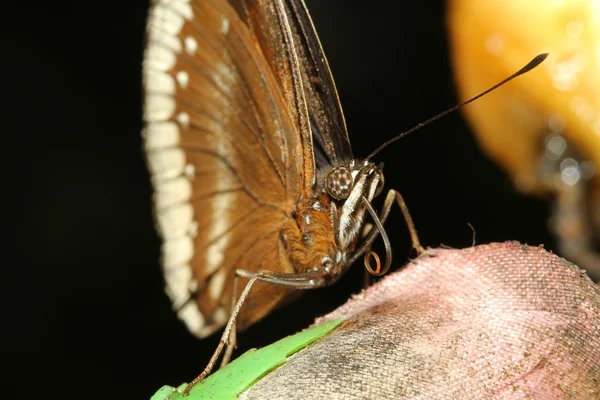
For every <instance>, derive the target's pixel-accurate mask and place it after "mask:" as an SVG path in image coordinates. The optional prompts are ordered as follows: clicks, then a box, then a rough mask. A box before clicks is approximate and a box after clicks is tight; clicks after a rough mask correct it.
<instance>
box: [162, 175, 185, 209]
mask: <svg viewBox="0 0 600 400" xmlns="http://www.w3.org/2000/svg"><path fill="white" fill-rule="evenodd" d="M155 190H156V193H155V205H156V208H158V209H163V208H166V207H169V206H173V205H176V204H181V203H183V202H185V201H187V200H189V199H190V198H191V197H192V185H191V184H190V181H189V180H188V179H186V178H185V177H183V176H181V177H179V178H175V179H171V180H168V181H161V182H159V183H157V185H156V188H155Z"/></svg>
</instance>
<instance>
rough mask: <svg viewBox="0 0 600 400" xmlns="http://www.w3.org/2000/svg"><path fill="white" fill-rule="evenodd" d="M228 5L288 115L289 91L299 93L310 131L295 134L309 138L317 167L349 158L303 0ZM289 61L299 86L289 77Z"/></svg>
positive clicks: (246, 0) (292, 104)
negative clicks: (255, 46) (252, 40)
mask: <svg viewBox="0 0 600 400" xmlns="http://www.w3.org/2000/svg"><path fill="white" fill-rule="evenodd" d="M230 2H231V4H232V5H233V6H234V8H235V9H236V10H237V11H238V13H239V14H240V16H241V17H242V19H243V20H244V21H245V22H246V24H247V25H248V26H249V27H250V29H251V30H252V32H253V33H254V35H255V36H256V37H257V39H258V43H259V44H260V47H261V49H262V52H263V54H264V55H265V58H266V60H267V62H268V63H269V64H270V66H271V69H272V70H273V71H275V76H276V77H277V79H278V81H279V83H280V85H281V87H282V88H283V91H284V93H286V94H287V95H286V96H285V99H286V103H287V105H288V109H289V110H291V111H290V112H291V113H293V112H295V110H297V109H299V108H298V101H296V99H295V96H294V93H296V92H297V91H302V93H303V98H304V103H305V107H306V109H307V111H308V115H309V121H310V132H308V131H306V129H303V127H299V131H300V132H303V133H304V134H309V135H311V134H312V139H313V140H312V142H313V145H314V148H313V151H314V155H315V159H316V161H317V167H321V166H324V165H331V164H336V163H338V162H341V161H348V160H351V159H353V155H352V148H351V146H350V140H349V138H348V132H347V130H346V122H345V119H344V114H343V112H342V107H341V105H340V101H339V98H338V94H337V90H336V88H335V83H334V81H333V77H332V75H331V71H330V69H329V65H328V63H327V59H326V58H325V55H324V53H323V49H322V47H321V43H320V42H319V38H318V36H317V34H316V31H315V28H314V25H313V23H312V20H311V18H310V15H309V14H308V11H307V9H306V5H305V4H304V1H302V0H230ZM292 52H293V54H290V53H292ZM294 59H295V60H296V61H295V62H296V63H297V68H298V71H299V74H300V77H301V88H298V87H297V86H298V85H297V84H295V83H294V80H293V79H290V77H291V76H292V77H293V67H294V66H293V64H294ZM295 86H296V87H295ZM307 132H308V133H307Z"/></svg>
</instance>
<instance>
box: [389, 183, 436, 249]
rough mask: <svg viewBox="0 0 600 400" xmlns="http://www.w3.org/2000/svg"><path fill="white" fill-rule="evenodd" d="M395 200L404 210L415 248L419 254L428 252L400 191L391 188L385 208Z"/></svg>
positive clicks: (390, 205)
mask: <svg viewBox="0 0 600 400" xmlns="http://www.w3.org/2000/svg"><path fill="white" fill-rule="evenodd" d="M394 200H396V203H398V207H400V211H402V215H403V216H404V220H405V221H406V226H407V228H408V233H410V238H411V241H412V246H413V248H414V249H415V250H416V251H417V254H419V255H421V254H423V253H426V251H425V248H423V246H421V241H420V240H419V235H417V230H416V229H415V224H414V222H413V220H412V217H411V216H410V212H409V211H408V207H407V206H406V203H405V202H404V198H403V197H402V195H401V194H400V192H397V191H395V190H394V189H391V190H390V191H389V192H388V194H387V196H386V198H385V203H384V209H385V204H389V206H388V207H390V208H391V207H392V204H393V202H394ZM388 213H389V211H388Z"/></svg>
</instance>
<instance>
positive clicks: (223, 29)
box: [221, 18, 229, 35]
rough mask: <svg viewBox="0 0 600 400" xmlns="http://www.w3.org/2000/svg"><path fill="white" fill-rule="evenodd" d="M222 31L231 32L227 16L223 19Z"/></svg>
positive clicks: (223, 32) (224, 32)
mask: <svg viewBox="0 0 600 400" xmlns="http://www.w3.org/2000/svg"><path fill="white" fill-rule="evenodd" d="M221 33H222V34H223V35H227V34H228V33H229V20H228V19H227V18H223V19H222V20H221Z"/></svg>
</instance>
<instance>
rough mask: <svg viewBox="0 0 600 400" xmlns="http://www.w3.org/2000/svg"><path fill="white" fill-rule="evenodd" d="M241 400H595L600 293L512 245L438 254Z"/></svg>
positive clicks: (365, 302)
mask: <svg viewBox="0 0 600 400" xmlns="http://www.w3.org/2000/svg"><path fill="white" fill-rule="evenodd" d="M429 252H430V256H424V257H419V258H418V259H417V260H415V261H413V262H412V263H410V264H409V265H408V266H407V267H406V268H404V269H403V270H401V271H399V272H396V273H393V274H390V275H389V276H387V277H386V278H384V279H383V280H381V281H380V282H378V283H377V284H375V285H373V286H372V287H370V288H369V289H367V290H366V291H363V292H362V293H360V294H358V295H356V296H354V297H353V298H352V299H351V300H350V301H348V303H346V304H345V305H343V306H342V307H340V308H339V309H337V310H336V311H334V312H333V313H331V314H329V315H327V316H325V317H323V318H321V319H319V320H317V321H316V323H320V322H323V321H326V320H331V319H333V318H338V317H345V318H346V319H347V320H346V321H345V322H344V323H343V324H342V325H341V326H340V327H338V328H337V329H336V330H335V331H334V332H333V333H331V334H330V335H328V336H326V337H325V338H323V339H321V340H320V341H318V342H316V343H315V344H313V345H312V346H310V347H308V348H306V349H304V350H302V351H300V352H298V353H296V354H295V355H293V356H292V357H290V358H289V359H288V361H287V362H286V364H284V365H283V366H281V367H279V368H278V369H276V370H274V371H273V372H271V373H270V374H268V375H267V376H265V377H264V378H262V379H261V380H260V381H259V382H257V383H256V384H255V385H253V387H252V388H250V389H249V390H248V391H246V392H245V393H243V394H242V396H241V399H245V400H250V399H312V400H314V399H600V288H599V287H598V285H596V284H594V283H593V282H592V281H591V280H590V279H589V278H588V277H587V275H586V274H585V272H584V271H582V270H581V269H579V268H578V267H577V266H575V265H573V264H571V263H569V262H567V261H565V260H564V259H561V258H559V257H557V256H555V255H553V254H551V253H548V252H547V251H545V250H543V249H541V248H537V247H530V246H525V245H521V244H519V243H516V242H507V243H494V244H489V245H481V246H476V247H472V248H468V249H463V250H447V249H435V250H430V251H429Z"/></svg>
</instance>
